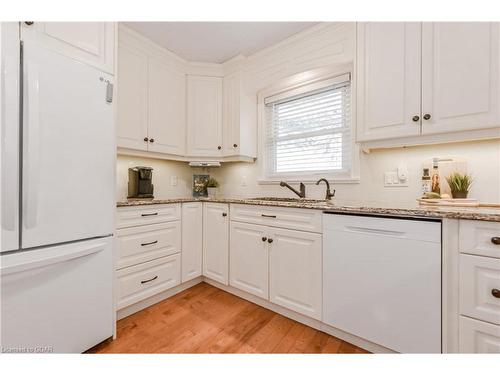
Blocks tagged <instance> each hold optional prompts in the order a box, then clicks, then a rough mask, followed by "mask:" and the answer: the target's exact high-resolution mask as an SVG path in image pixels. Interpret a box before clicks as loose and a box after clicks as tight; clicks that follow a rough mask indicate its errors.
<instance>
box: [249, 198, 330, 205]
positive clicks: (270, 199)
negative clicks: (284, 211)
mask: <svg viewBox="0 0 500 375" xmlns="http://www.w3.org/2000/svg"><path fill="white" fill-rule="evenodd" d="M249 200H255V201H266V202H290V203H324V204H332V202H331V201H327V200H325V199H309V198H278V197H256V198H250V199H249Z"/></svg>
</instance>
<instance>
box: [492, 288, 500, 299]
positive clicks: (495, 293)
mask: <svg viewBox="0 0 500 375" xmlns="http://www.w3.org/2000/svg"><path fill="white" fill-rule="evenodd" d="M491 295H492V296H493V297H495V298H500V290H498V289H492V290H491Z"/></svg>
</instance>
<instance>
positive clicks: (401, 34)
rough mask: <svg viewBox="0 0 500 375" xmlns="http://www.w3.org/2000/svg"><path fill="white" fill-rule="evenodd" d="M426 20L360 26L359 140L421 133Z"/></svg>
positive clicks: (360, 24)
mask: <svg viewBox="0 0 500 375" xmlns="http://www.w3.org/2000/svg"><path fill="white" fill-rule="evenodd" d="M420 42H421V24H419V23H403V22H397V23H396V22H393V23H392V22H391V23H385V22H375V23H359V24H358V61H357V64H358V77H357V79H358V91H357V93H358V94H357V106H358V114H357V123H358V141H365V140H374V139H386V138H397V137H404V136H414V135H418V134H420V69H421V48H420Z"/></svg>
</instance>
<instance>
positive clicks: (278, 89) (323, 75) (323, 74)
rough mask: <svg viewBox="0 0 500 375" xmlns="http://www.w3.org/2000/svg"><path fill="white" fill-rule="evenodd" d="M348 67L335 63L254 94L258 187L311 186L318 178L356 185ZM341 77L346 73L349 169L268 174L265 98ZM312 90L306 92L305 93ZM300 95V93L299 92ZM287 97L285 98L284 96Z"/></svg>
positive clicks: (353, 95)
mask: <svg viewBox="0 0 500 375" xmlns="http://www.w3.org/2000/svg"><path fill="white" fill-rule="evenodd" d="M353 71H354V69H353V66H352V64H337V65H335V66H333V67H329V68H321V69H315V70H309V71H306V72H302V73H299V74H295V75H293V76H290V77H287V78H284V79H281V80H279V81H277V82H276V83H274V84H273V85H271V86H269V87H267V88H266V89H264V90H262V91H260V92H259V93H258V98H257V99H258V133H259V145H258V157H259V159H260V160H258V164H259V180H258V183H259V184H278V183H279V182H280V181H283V180H286V181H288V182H304V183H314V182H316V181H317V180H318V179H319V178H326V179H328V180H329V181H332V182H334V183H359V147H358V145H357V143H356V141H355V137H356V127H355V124H356V103H355V98H356V91H355V89H356V81H355V76H354V74H353ZM345 74H349V75H350V77H351V80H350V86H351V87H350V91H351V98H350V99H351V114H350V117H351V122H350V125H351V128H350V150H351V155H350V157H351V169H350V170H349V171H339V172H335V171H332V172H327V173H325V172H321V171H318V172H310V171H303V172H293V173H292V172H290V173H275V174H273V175H269V171H267V170H266V168H267V150H266V146H265V145H266V126H267V123H266V99H268V98H270V97H279V96H280V95H282V94H284V93H290V92H291V93H297V92H301V90H304V89H306V88H307V86H309V87H314V86H315V85H317V86H321V85H322V84H324V83H325V82H327V81H329V80H332V79H335V77H339V76H342V75H345ZM308 91H312V90H306V92H308ZM303 92H304V91H303ZM287 96H288V95H287Z"/></svg>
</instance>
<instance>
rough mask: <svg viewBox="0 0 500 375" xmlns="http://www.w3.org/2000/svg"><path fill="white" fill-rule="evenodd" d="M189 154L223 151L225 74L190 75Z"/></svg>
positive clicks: (188, 111)
mask: <svg viewBox="0 0 500 375" xmlns="http://www.w3.org/2000/svg"><path fill="white" fill-rule="evenodd" d="M187 146H188V150H187V153H188V155H195V156H221V155H222V78H218V77H202V76H188V77H187Z"/></svg>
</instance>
